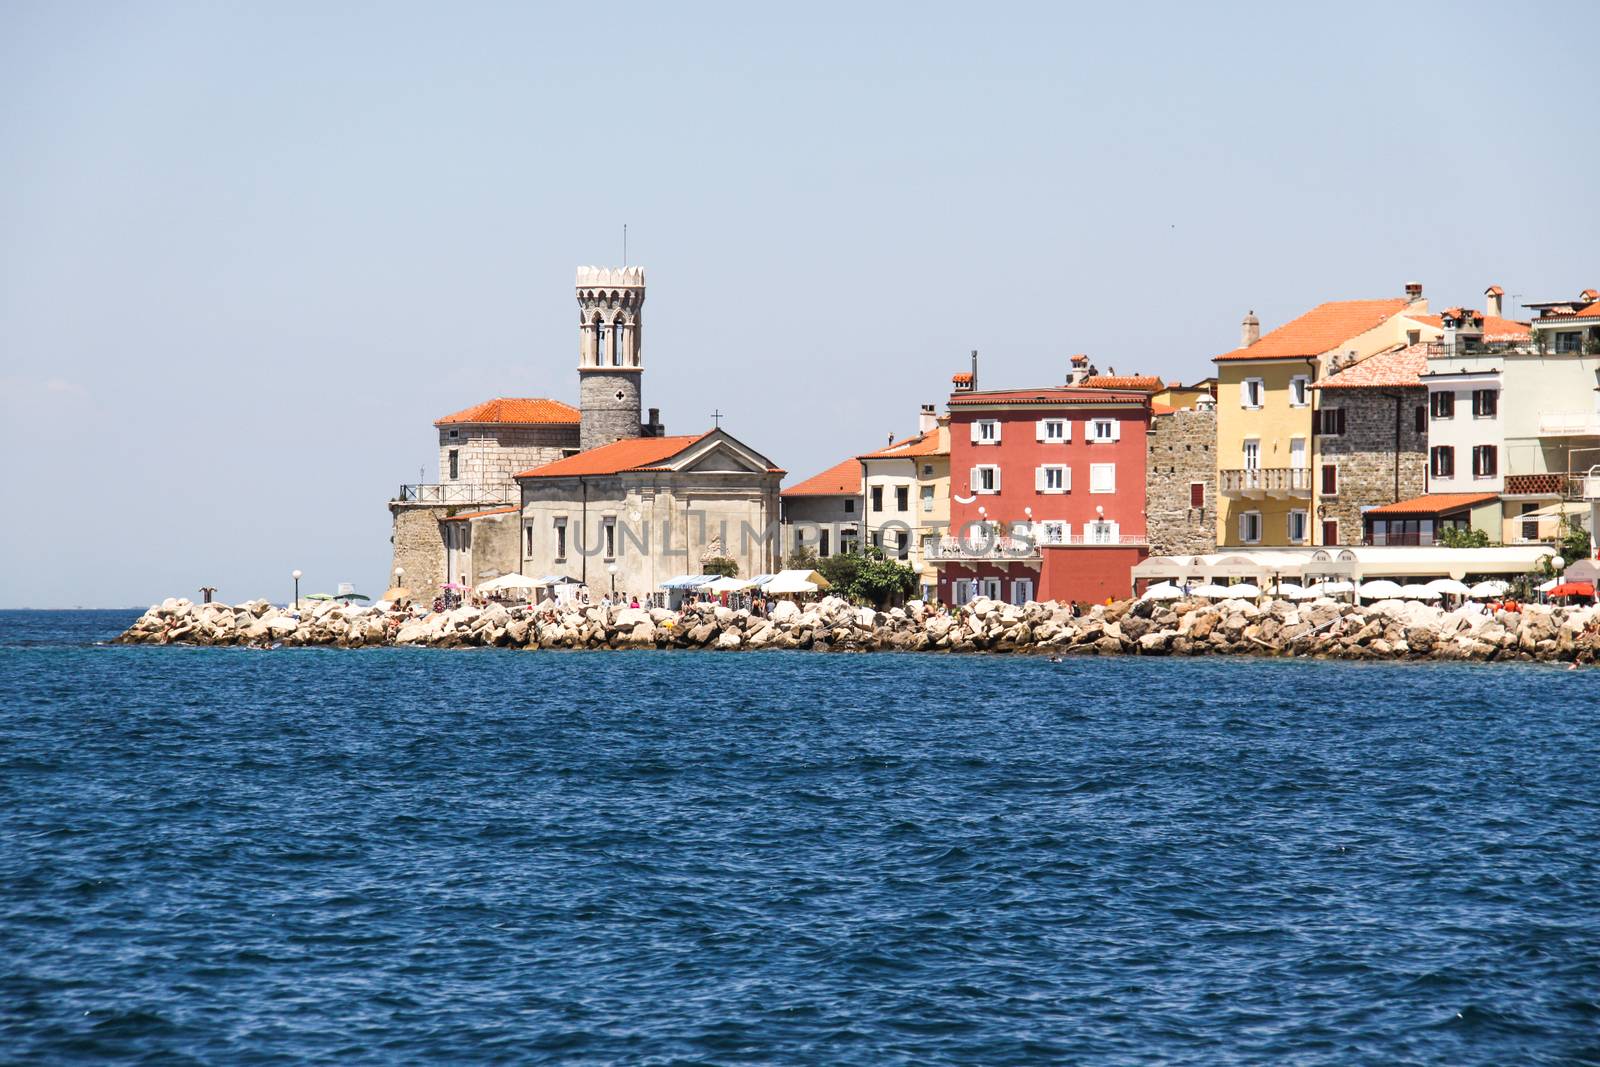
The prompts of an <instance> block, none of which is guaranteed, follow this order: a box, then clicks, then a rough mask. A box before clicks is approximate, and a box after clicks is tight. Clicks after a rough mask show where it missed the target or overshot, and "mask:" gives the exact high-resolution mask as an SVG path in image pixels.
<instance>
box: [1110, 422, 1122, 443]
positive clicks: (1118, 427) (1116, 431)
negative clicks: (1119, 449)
mask: <svg viewBox="0 0 1600 1067" xmlns="http://www.w3.org/2000/svg"><path fill="white" fill-rule="evenodd" d="M1111 439H1112V440H1113V441H1120V440H1122V420H1121V419H1112V420H1111Z"/></svg>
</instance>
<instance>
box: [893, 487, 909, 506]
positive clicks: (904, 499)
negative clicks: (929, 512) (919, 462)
mask: <svg viewBox="0 0 1600 1067" xmlns="http://www.w3.org/2000/svg"><path fill="white" fill-rule="evenodd" d="M894 509H895V510H896V511H910V510H911V487H910V486H909V485H897V486H895V487H894Z"/></svg>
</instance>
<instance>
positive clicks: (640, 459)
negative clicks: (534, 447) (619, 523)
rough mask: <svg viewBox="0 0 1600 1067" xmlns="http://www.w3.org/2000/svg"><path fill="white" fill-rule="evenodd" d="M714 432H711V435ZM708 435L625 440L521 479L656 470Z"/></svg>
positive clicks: (525, 475) (628, 438)
mask: <svg viewBox="0 0 1600 1067" xmlns="http://www.w3.org/2000/svg"><path fill="white" fill-rule="evenodd" d="M709 432H710V431H707V433H709ZM705 436H706V434H704V433H701V434H687V435H680V436H677V437H625V438H623V439H622V440H621V441H613V442H612V443H611V444H609V445H601V446H600V447H599V448H591V449H589V451H587V452H579V453H578V454H577V455H576V456H568V457H567V458H566V459H558V460H556V461H555V462H554V463H546V464H545V465H544V466H542V467H535V468H533V469H532V470H526V471H523V472H522V473H521V474H518V475H516V477H518V478H570V477H574V476H576V475H580V474H621V473H622V472H623V471H643V470H655V469H657V466H658V465H659V464H661V463H664V462H666V461H667V460H669V459H671V458H672V457H673V456H676V455H677V454H678V453H679V452H682V451H683V450H684V449H686V448H688V447H689V446H690V445H692V444H694V443H695V442H696V441H698V440H700V439H701V438H703V437H705Z"/></svg>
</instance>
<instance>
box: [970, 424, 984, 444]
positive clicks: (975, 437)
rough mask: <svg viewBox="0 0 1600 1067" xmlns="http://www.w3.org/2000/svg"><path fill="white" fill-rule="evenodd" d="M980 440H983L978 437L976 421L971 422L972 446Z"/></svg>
mask: <svg viewBox="0 0 1600 1067" xmlns="http://www.w3.org/2000/svg"><path fill="white" fill-rule="evenodd" d="M981 440H983V438H981V437H979V436H978V423H977V420H973V423H972V443H973V444H977V443H978V442H979V441H981Z"/></svg>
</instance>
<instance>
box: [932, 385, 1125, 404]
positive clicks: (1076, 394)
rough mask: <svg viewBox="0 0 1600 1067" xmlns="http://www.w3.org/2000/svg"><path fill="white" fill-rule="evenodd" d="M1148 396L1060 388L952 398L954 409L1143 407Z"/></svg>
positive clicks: (1013, 390) (1006, 390) (1112, 391)
mask: <svg viewBox="0 0 1600 1067" xmlns="http://www.w3.org/2000/svg"><path fill="white" fill-rule="evenodd" d="M1149 399H1150V397H1149V394H1147V393H1136V392H1132V391H1127V390H1124V391H1118V390H1115V389H1084V388H1081V387H1075V386H1057V387H1054V388H1050V389H996V390H992V391H990V392H985V393H958V394H956V395H955V396H952V397H951V398H950V406H951V407H980V406H983V405H985V404H1007V405H1009V404H1142V403H1146V402H1148V401H1149Z"/></svg>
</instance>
